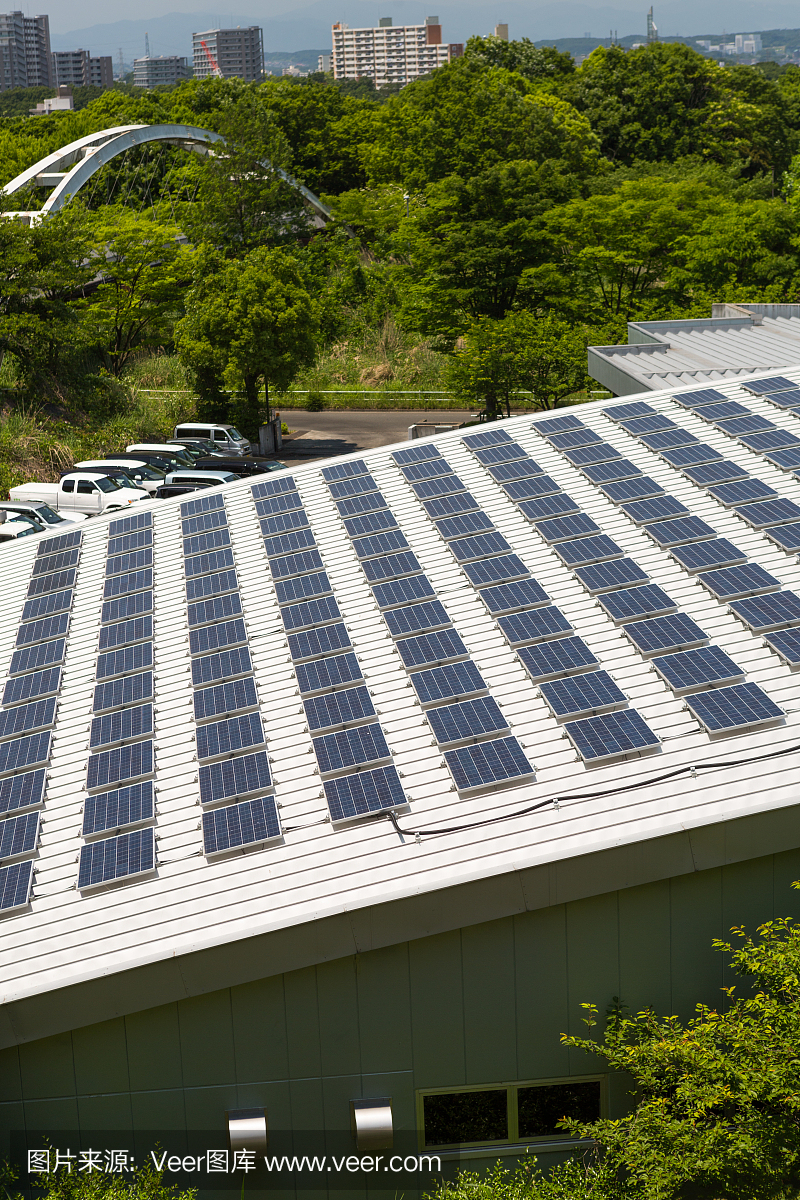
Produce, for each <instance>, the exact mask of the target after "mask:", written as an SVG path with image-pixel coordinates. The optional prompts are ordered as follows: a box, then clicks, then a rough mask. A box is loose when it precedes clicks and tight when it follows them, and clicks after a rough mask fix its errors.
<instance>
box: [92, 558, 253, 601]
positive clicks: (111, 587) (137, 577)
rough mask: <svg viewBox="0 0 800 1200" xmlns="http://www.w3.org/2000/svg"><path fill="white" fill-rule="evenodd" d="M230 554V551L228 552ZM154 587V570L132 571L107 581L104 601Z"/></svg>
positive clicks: (150, 568)
mask: <svg viewBox="0 0 800 1200" xmlns="http://www.w3.org/2000/svg"><path fill="white" fill-rule="evenodd" d="M226 553H227V554H230V550H228V551H226ZM152 586H153V570H152V567H148V568H147V569H146V570H144V571H131V572H130V573H129V574H128V575H115V576H114V578H113V579H107V580H106V582H105V585H104V587H103V599H104V600H113V599H114V598H115V597H116V596H127V595H129V594H130V593H131V592H148V591H150V590H151V588H152Z"/></svg>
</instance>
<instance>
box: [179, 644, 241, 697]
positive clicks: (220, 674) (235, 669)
mask: <svg viewBox="0 0 800 1200" xmlns="http://www.w3.org/2000/svg"><path fill="white" fill-rule="evenodd" d="M252 669H253V664H252V663H251V661H250V652H249V650H248V649H247V647H246V646H240V647H239V648H238V649H237V650H222V651H221V652H220V653H219V654H209V655H208V657H207V658H195V659H194V660H193V661H192V683H193V684H194V686H195V687H199V686H200V685H201V684H203V683H214V682H215V681H216V680H217V679H232V678H233V677H234V675H244V674H246V673H247V672H248V671H252Z"/></svg>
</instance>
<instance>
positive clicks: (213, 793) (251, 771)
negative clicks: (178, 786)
mask: <svg viewBox="0 0 800 1200" xmlns="http://www.w3.org/2000/svg"><path fill="white" fill-rule="evenodd" d="M198 779H199V783H200V802H201V803H202V804H215V803H217V801H219V800H232V799H234V797H237V796H248V795H249V794H250V793H251V792H261V791H264V790H265V789H266V788H268V787H271V786H272V778H271V776H270V772H269V759H268V758H267V752H266V750H257V751H256V752H255V754H241V755H239V757H238V758H226V759H223V761H222V762H216V763H209V764H208V765H207V766H204V767H201V768H200V770H199V771H198Z"/></svg>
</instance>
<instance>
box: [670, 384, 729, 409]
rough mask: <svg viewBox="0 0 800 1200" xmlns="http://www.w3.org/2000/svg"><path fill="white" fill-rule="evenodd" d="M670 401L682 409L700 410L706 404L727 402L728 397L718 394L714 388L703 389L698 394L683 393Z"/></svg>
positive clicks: (721, 393)
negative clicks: (720, 401)
mask: <svg viewBox="0 0 800 1200" xmlns="http://www.w3.org/2000/svg"><path fill="white" fill-rule="evenodd" d="M672 399H673V400H674V401H675V403H676V404H680V405H681V407H682V408H702V407H703V406H704V405H706V404H714V403H715V402H716V401H719V400H727V399H728V397H727V396H726V395H725V394H724V393H723V392H718V391H717V390H716V388H703V389H702V390H701V391H699V392H684V393H683V394H682V395H680V396H673V397H672Z"/></svg>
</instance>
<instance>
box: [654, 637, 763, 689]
mask: <svg viewBox="0 0 800 1200" xmlns="http://www.w3.org/2000/svg"><path fill="white" fill-rule="evenodd" d="M653 665H654V667H655V669H656V670H657V671H658V673H659V675H660V676H661V678H662V679H663V680H665V682H666V683H667V684H668V685H669V686H670V687H671V688H672V690H673V691H674V692H675V693H677V694H680V693H682V692H688V691H692V690H693V689H696V688H705V687H711V686H712V685H714V684H716V685H719V684H722V683H736V682H738V681H740V680H743V679H744V671H743V670H742V668H741V667H740V666H739V665H738V664H737V663H735V662H734V661H733V659H732V658H729V657H728V655H727V654H725V653H723V651H722V650H720V648H719V646H701V647H700V648H699V649H697V650H682V651H681V652H680V653H679V654H663V655H661V657H660V658H654V659H653Z"/></svg>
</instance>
